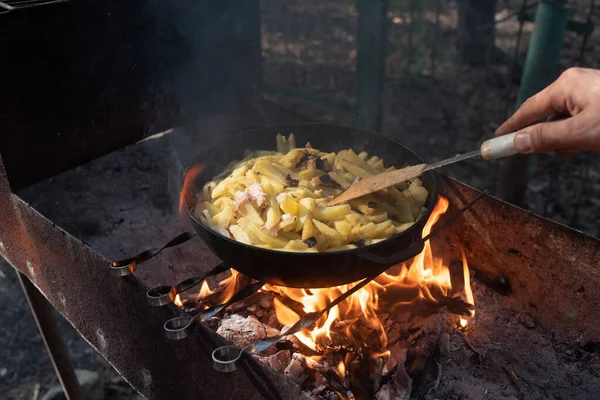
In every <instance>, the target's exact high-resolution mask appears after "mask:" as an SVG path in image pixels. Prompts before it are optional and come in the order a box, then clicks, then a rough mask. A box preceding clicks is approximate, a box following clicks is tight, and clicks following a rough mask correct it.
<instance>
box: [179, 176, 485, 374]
mask: <svg viewBox="0 0 600 400" xmlns="http://www.w3.org/2000/svg"><path fill="white" fill-rule="evenodd" d="M186 179H187V177H186ZM448 206H449V202H448V200H447V199H446V198H444V197H440V198H439V201H438V203H437V205H436V207H435V208H434V210H433V212H432V214H431V216H430V217H429V220H428V221H427V223H426V224H425V227H424V229H423V236H426V235H429V233H430V232H431V230H432V228H433V226H434V225H435V224H436V223H437V222H438V221H439V219H440V218H441V216H442V215H443V214H444V213H445V212H446V211H447V210H448ZM461 255H462V265H463V275H464V290H465V293H464V295H465V298H466V300H467V302H468V303H469V304H474V298H473V292H472V290H471V284H470V274H469V267H468V264H467V259H466V255H465V253H464V251H462V250H461ZM447 264H448V263H447V261H446V260H444V259H443V258H442V257H439V256H436V255H435V254H434V251H433V250H432V247H431V243H430V241H427V242H426V243H425V246H424V248H423V251H422V252H421V253H420V254H419V255H417V256H416V257H414V258H413V259H412V260H411V261H409V262H405V263H402V264H399V265H396V266H394V267H392V268H390V269H388V271H387V272H384V273H382V274H381V275H380V276H378V277H377V278H376V279H374V280H373V281H372V282H370V283H369V284H367V285H366V286H365V287H363V288H362V289H360V290H358V291H357V292H356V293H354V294H353V295H352V296H350V297H349V298H348V299H346V300H345V301H344V302H342V303H340V304H339V305H337V306H335V307H333V308H332V309H331V310H330V311H329V312H328V313H325V314H324V315H323V316H322V317H321V318H320V319H319V320H318V321H317V322H316V323H315V325H313V327H312V328H309V329H305V330H303V331H300V332H297V333H295V334H294V335H295V336H296V337H297V338H298V340H299V341H300V342H301V343H303V344H304V345H305V346H307V347H308V348H310V349H312V350H314V351H316V352H321V353H322V352H324V351H325V350H326V349H327V348H328V347H330V346H335V344H336V343H352V344H353V345H356V346H359V347H364V348H369V351H370V354H371V357H387V356H389V354H390V352H389V351H387V349H386V347H387V344H388V338H387V335H386V333H385V329H384V326H383V325H382V322H381V320H380V319H379V316H378V314H377V312H380V313H381V312H392V311H394V310H395V309H396V308H397V307H401V306H407V305H412V304H417V303H419V302H426V303H437V302H438V299H440V298H442V297H446V296H449V295H450V294H451V293H452V282H451V278H450V270H449V268H448V266H447ZM239 277H240V274H239V273H238V272H237V271H236V270H234V269H231V275H230V276H228V277H226V278H225V279H222V280H221V281H220V282H219V283H218V285H217V286H216V287H213V288H212V289H211V287H210V286H209V284H208V283H207V282H206V281H204V282H203V283H202V286H201V288H200V291H199V293H198V296H197V299H198V300H199V301H200V304H201V306H202V308H204V309H205V308H207V307H209V306H210V305H212V304H221V303H224V302H226V301H227V300H229V299H230V298H231V297H232V296H233V295H234V294H235V293H236V291H237V290H238V287H239ZM356 284H357V282H355V283H351V284H348V285H342V286H338V287H332V288H321V289H298V288H288V287H282V286H273V285H268V284H267V285H265V286H263V288H262V289H261V291H270V292H272V293H274V294H276V295H277V296H275V297H274V299H273V302H274V308H275V313H276V317H277V320H278V322H279V323H280V324H282V325H283V326H284V327H290V326H292V325H293V324H295V323H296V322H297V321H298V320H299V319H300V318H301V315H304V314H307V313H311V312H316V311H320V310H322V309H324V308H326V307H327V305H328V304H330V303H331V302H332V301H333V300H335V299H336V298H337V297H339V296H340V295H342V294H343V293H344V292H346V291H347V290H349V289H351V288H352V287H353V286H354V285H356ZM213 286H215V285H213ZM382 300H383V301H382ZM175 302H176V304H180V303H181V299H179V296H178V297H177V298H176V299H175ZM474 315H475V312H474V311H471V317H473V316H474ZM467 323H468V322H467V319H465V318H461V319H460V325H461V326H462V327H466V326H467ZM284 330H285V328H284ZM282 333H283V331H282ZM337 371H338V373H339V374H340V376H341V377H343V375H344V374H345V372H346V365H345V364H344V363H343V362H341V363H340V364H339V365H338V366H337Z"/></svg>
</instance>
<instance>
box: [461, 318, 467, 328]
mask: <svg viewBox="0 0 600 400" xmlns="http://www.w3.org/2000/svg"><path fill="white" fill-rule="evenodd" d="M467 323H468V322H467V320H466V319H464V318H463V317H460V326H461V327H462V328H464V327H466V326H467Z"/></svg>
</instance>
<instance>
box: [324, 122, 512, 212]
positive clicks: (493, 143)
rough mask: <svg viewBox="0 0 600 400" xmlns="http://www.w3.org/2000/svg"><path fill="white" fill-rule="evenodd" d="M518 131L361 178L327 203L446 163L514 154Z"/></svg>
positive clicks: (490, 158) (372, 190) (376, 189)
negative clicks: (435, 158) (434, 159)
mask: <svg viewBox="0 0 600 400" xmlns="http://www.w3.org/2000/svg"><path fill="white" fill-rule="evenodd" d="M516 134H517V133H516V132H515V133H511V134H508V135H504V136H500V137H497V138H493V139H490V140H486V141H485V142H483V143H482V144H481V147H480V149H479V150H475V151H472V152H470V153H466V154H460V155H458V156H455V157H452V158H448V159H446V160H442V161H438V162H436V163H433V164H418V165H413V166H410V167H406V168H402V169H398V170H395V171H390V172H384V173H382V174H378V175H373V176H370V177H368V178H365V179H361V180H360V181H358V182H356V183H355V184H353V185H351V186H350V187H349V188H348V189H346V190H344V191H343V192H342V193H340V194H339V195H337V196H336V197H334V198H333V199H331V200H330V201H329V203H327V205H328V206H334V205H336V204H340V203H344V202H347V201H350V200H352V199H356V198H358V197H362V196H364V195H367V194H369V193H373V192H376V191H378V190H381V189H385V188H388V187H390V186H394V185H398V184H400V183H402V182H406V181H408V180H411V179H414V178H417V177H418V176H420V175H421V174H423V173H424V172H427V171H432V170H435V169H438V168H441V167H444V166H446V165H450V164H454V163H456V162H459V161H464V160H468V159H470V158H474V157H481V158H483V159H484V160H495V159H498V158H503V157H508V156H512V155H514V154H517V153H518V151H517V150H515V147H514V139H515V135H516Z"/></svg>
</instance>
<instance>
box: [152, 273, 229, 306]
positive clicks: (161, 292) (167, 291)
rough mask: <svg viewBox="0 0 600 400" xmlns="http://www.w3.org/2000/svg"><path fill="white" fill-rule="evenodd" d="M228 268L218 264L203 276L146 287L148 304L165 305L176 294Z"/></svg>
mask: <svg viewBox="0 0 600 400" xmlns="http://www.w3.org/2000/svg"><path fill="white" fill-rule="evenodd" d="M228 269H229V267H226V266H224V265H223V264H219V265H217V266H216V267H214V268H213V269H211V270H210V271H208V272H207V273H206V274H205V275H204V276H195V277H193V278H188V279H186V280H184V281H181V282H179V283H178V284H177V285H175V286H170V285H162V286H155V287H153V288H150V289H148V291H147V292H146V300H148V304H150V305H151V306H154V307H160V306H164V305H167V304H169V303H171V302H173V301H174V300H175V297H177V295H178V294H180V293H183V292H185V291H186V290H190V289H191V288H193V287H195V286H197V285H199V284H200V283H201V282H202V281H204V280H205V279H206V278H208V277H209V276H214V275H218V274H220V273H222V272H225V271H227V270H228Z"/></svg>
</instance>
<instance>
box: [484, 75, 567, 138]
mask: <svg viewBox="0 0 600 400" xmlns="http://www.w3.org/2000/svg"><path fill="white" fill-rule="evenodd" d="M559 92H560V91H558V90H556V85H555V84H552V85H550V86H548V87H547V88H545V89H544V90H542V91H541V92H539V93H538V94H536V95H534V96H532V97H530V98H529V99H527V101H525V103H523V104H522V105H521V107H519V109H518V110H517V111H516V112H515V113H514V114H513V115H512V116H511V117H510V118H509V119H507V120H506V121H505V122H504V123H503V124H502V125H500V127H499V128H498V129H497V130H496V136H501V135H505V134H507V133H511V132H515V131H517V130H519V129H521V128H524V127H526V126H528V125H531V124H533V123H535V122H537V121H540V120H542V119H545V118H547V117H550V116H552V115H553V114H557V113H562V112H564V111H565V110H556V109H555V107H554V105H555V104H560V103H563V102H561V101H557V100H556V99H554V98H553V97H555V96H557V95H559V94H558V93H559Z"/></svg>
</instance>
